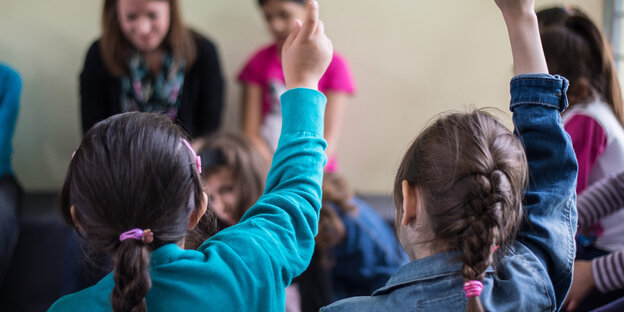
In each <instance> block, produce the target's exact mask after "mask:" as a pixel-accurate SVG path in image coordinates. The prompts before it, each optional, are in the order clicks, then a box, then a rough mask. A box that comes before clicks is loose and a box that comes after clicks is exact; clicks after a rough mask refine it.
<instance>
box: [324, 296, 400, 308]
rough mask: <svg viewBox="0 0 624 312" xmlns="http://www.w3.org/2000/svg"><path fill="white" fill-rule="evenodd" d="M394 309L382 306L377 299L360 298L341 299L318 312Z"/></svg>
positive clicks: (371, 297) (372, 297)
mask: <svg viewBox="0 0 624 312" xmlns="http://www.w3.org/2000/svg"><path fill="white" fill-rule="evenodd" d="M396 308H397V307H390V306H386V305H384V304H383V302H382V301H380V300H378V298H377V297H374V296H370V297H369V296H361V297H351V298H346V299H342V300H340V301H337V302H334V303H332V304H330V305H328V306H326V307H323V308H321V309H320V310H319V312H336V311H344V312H348V311H354V312H365V311H396Z"/></svg>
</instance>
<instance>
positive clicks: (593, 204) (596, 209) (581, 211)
mask: <svg viewBox="0 0 624 312" xmlns="http://www.w3.org/2000/svg"><path fill="white" fill-rule="evenodd" d="M622 208H624V172H620V173H618V174H616V175H614V176H611V177H607V178H604V179H602V180H600V181H598V182H596V183H594V184H592V186H590V187H589V188H587V189H586V190H585V191H584V192H583V194H581V195H580V196H579V198H578V203H577V209H578V217H579V218H578V224H579V226H580V227H588V226H591V225H593V224H595V223H596V222H598V221H600V219H602V218H604V217H606V216H608V215H610V214H612V213H614V212H616V211H618V210H620V209H622Z"/></svg>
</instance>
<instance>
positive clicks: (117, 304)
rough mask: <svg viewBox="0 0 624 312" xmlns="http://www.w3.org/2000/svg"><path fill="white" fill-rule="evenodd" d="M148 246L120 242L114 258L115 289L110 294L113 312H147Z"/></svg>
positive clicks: (148, 281) (131, 241) (149, 281)
mask: <svg viewBox="0 0 624 312" xmlns="http://www.w3.org/2000/svg"><path fill="white" fill-rule="evenodd" d="M150 253H151V252H150V251H149V249H148V246H147V245H145V244H144V243H143V242H140V241H136V240H126V241H123V242H121V244H120V245H119V248H118V249H117V252H116V253H115V256H114V261H115V268H114V273H113V277H114V279H115V288H113V292H112V294H111V303H112V305H113V311H116V312H125V311H132V312H143V311H147V304H146V302H145V296H146V295H147V292H148V291H149V290H150V288H151V287H152V280H151V278H150V275H149V271H148V266H149V256H150Z"/></svg>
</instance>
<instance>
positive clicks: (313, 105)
mask: <svg viewBox="0 0 624 312" xmlns="http://www.w3.org/2000/svg"><path fill="white" fill-rule="evenodd" d="M281 103H282V120H283V121H282V133H290V132H298V131H309V132H315V133H318V134H320V135H321V136H322V135H323V125H324V123H323V121H324V117H325V104H326V103H327V98H326V97H325V95H323V93H321V92H319V91H316V90H312V89H306V88H295V89H290V90H288V91H286V92H285V93H284V94H282V96H281Z"/></svg>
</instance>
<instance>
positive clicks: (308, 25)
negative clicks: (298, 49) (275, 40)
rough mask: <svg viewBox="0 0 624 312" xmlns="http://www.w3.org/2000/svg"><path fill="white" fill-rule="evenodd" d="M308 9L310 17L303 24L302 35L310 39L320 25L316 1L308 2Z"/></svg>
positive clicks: (310, 0) (309, 0)
mask: <svg viewBox="0 0 624 312" xmlns="http://www.w3.org/2000/svg"><path fill="white" fill-rule="evenodd" d="M306 9H307V10H308V15H307V17H306V20H305V22H304V23H303V26H302V27H301V34H302V35H303V36H305V38H309V37H312V36H313V35H314V33H315V32H316V28H317V25H318V17H319V7H318V2H316V0H308V2H307V3H306Z"/></svg>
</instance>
